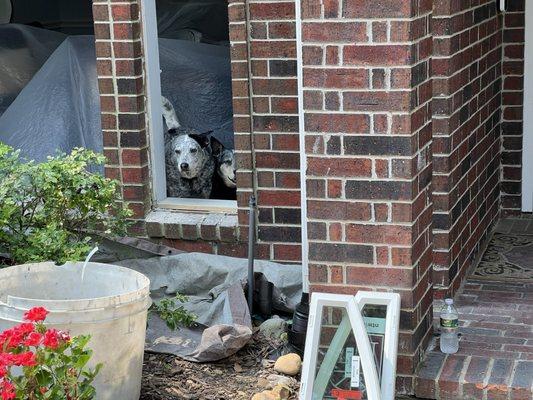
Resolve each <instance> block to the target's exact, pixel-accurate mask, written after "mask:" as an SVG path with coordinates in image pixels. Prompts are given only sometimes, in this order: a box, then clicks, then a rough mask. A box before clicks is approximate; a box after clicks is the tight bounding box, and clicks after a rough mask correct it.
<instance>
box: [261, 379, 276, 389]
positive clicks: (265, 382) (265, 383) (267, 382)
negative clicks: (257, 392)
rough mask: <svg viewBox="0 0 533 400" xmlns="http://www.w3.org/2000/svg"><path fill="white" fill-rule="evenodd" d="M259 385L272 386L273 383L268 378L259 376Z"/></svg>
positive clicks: (262, 386)
mask: <svg viewBox="0 0 533 400" xmlns="http://www.w3.org/2000/svg"><path fill="white" fill-rule="evenodd" d="M257 386H259V387H261V388H271V387H272V386H273V385H272V384H271V383H270V381H269V380H268V379H265V378H259V379H258V380H257Z"/></svg>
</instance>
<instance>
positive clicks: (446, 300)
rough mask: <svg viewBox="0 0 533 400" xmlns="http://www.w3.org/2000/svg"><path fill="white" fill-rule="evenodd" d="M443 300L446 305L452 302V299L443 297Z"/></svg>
mask: <svg viewBox="0 0 533 400" xmlns="http://www.w3.org/2000/svg"><path fill="white" fill-rule="evenodd" d="M444 302H445V303H446V305H448V306H451V305H452V304H453V299H445V300H444Z"/></svg>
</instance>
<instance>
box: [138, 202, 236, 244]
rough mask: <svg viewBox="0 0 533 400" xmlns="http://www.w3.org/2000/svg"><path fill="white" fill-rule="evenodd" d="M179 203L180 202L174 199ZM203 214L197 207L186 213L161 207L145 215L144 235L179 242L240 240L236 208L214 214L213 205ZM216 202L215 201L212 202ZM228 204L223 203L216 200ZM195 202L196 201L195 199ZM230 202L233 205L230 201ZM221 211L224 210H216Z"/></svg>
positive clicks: (173, 208)
mask: <svg viewBox="0 0 533 400" xmlns="http://www.w3.org/2000/svg"><path fill="white" fill-rule="evenodd" d="M176 200H179V201H182V200H183V199H176ZM204 201H207V202H209V204H210V207H209V209H206V210H204V211H202V210H201V209H200V208H199V207H194V208H193V207H192V205H191V209H190V210H187V209H186V208H184V207H180V209H179V210H178V209H176V206H175V205H173V207H172V209H164V208H163V207H162V206H161V204H159V206H160V208H158V209H155V210H153V211H151V212H150V213H148V215H147V216H146V219H145V221H146V234H147V236H148V237H150V238H166V239H182V240H205V241H217V242H237V241H238V238H239V222H238V218H237V214H236V211H237V210H236V209H237V207H236V202H233V203H235V209H234V210H233V209H231V210H232V211H233V212H223V211H220V212H218V211H215V210H214V207H213V206H212V201H213V200H204ZM215 201H217V200H215ZM218 201H223V202H227V201H224V200H218ZM194 202H195V203H196V202H198V200H196V199H194ZM230 203H232V202H231V201H230ZM219 209H220V210H224V208H223V207H220V208H219ZM226 209H227V208H226Z"/></svg>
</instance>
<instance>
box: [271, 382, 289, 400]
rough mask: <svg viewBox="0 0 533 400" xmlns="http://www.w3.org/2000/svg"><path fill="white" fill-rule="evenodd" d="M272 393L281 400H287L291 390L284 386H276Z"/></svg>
mask: <svg viewBox="0 0 533 400" xmlns="http://www.w3.org/2000/svg"><path fill="white" fill-rule="evenodd" d="M272 393H274V395H277V396H279V398H280V399H281V400H287V399H288V398H289V396H290V395H291V390H290V389H289V388H288V387H287V386H285V385H276V386H275V387H274V389H272Z"/></svg>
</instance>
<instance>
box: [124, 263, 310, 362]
mask: <svg viewBox="0 0 533 400" xmlns="http://www.w3.org/2000/svg"><path fill="white" fill-rule="evenodd" d="M116 264H119V265H123V266H125V267H128V268H132V269H134V270H136V271H139V272H141V273H143V274H145V275H146V276H148V278H150V282H151V283H150V289H151V292H152V299H153V300H154V301H158V300H160V299H161V298H163V297H169V296H172V295H173V294H175V293H181V294H184V295H186V296H188V298H189V301H188V302H187V303H185V308H186V309H187V310H189V311H190V312H192V313H194V314H196V315H197V316H198V318H197V324H196V325H195V326H193V327H191V328H181V329H180V330H177V331H171V330H170V329H169V328H168V327H167V326H166V324H165V323H164V322H163V321H162V320H161V319H160V318H159V317H158V316H157V315H155V314H153V313H151V315H150V316H149V322H148V330H147V337H146V341H147V344H146V346H147V350H150V351H154V352H160V353H170V354H175V355H177V356H179V357H181V358H184V359H186V360H189V361H195V362H207V361H216V360H219V359H222V358H225V357H228V356H230V355H232V354H234V353H235V352H236V351H238V350H239V349H240V348H242V347H243V346H244V345H245V344H246V343H247V342H248V340H249V339H250V337H251V335H252V326H251V320H250V314H249V311H248V306H247V304H246V299H245V297H244V292H243V286H244V285H245V282H246V279H247V271H248V260H246V259H241V258H234V257H226V256H217V255H211V254H203V253H183V254H177V255H174V256H168V257H159V258H150V259H143V260H139V259H135V260H124V261H120V262H116ZM255 271H256V272H260V273H262V274H263V275H264V276H265V277H266V279H267V280H268V281H269V282H272V283H273V284H274V287H275V290H274V298H273V303H274V304H273V305H274V308H275V309H278V310H279V309H289V310H292V309H294V307H295V306H296V304H297V303H298V302H299V301H300V296H301V289H302V275H301V274H302V272H301V267H300V266H298V265H283V264H277V263H273V262H270V261H262V260H257V261H256V262H255Z"/></svg>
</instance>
